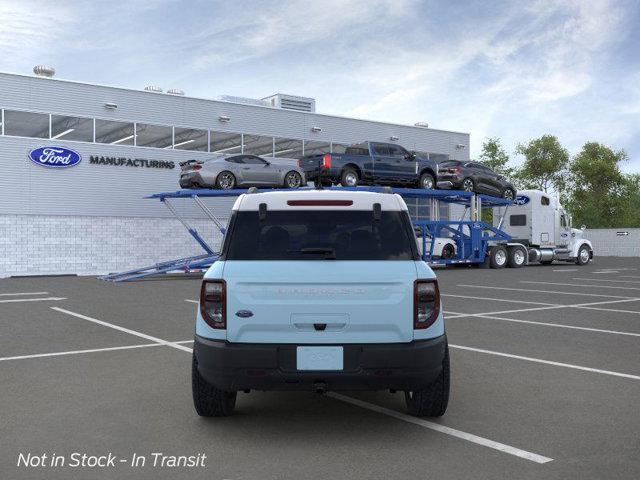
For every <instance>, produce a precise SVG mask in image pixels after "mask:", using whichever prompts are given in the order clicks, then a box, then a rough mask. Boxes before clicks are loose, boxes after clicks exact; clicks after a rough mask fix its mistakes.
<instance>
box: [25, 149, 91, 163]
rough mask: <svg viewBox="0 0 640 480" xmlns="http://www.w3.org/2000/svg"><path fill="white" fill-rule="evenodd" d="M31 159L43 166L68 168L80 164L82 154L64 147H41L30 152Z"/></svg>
mask: <svg viewBox="0 0 640 480" xmlns="http://www.w3.org/2000/svg"><path fill="white" fill-rule="evenodd" d="M29 160H31V161H32V162H33V163H35V164H37V165H41V166H43V167H53V168H66V167H73V166H74V165H77V164H79V163H80V161H81V160H82V155H80V154H79V153H78V152H76V151H74V150H71V149H69V148H64V147H40V148H34V149H33V150H31V151H30V152H29Z"/></svg>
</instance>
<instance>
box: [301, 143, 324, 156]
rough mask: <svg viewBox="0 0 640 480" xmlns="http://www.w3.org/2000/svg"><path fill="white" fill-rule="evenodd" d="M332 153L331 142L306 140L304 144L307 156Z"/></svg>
mask: <svg viewBox="0 0 640 480" xmlns="http://www.w3.org/2000/svg"><path fill="white" fill-rule="evenodd" d="M330 152H331V143H329V142H317V141H314V140H305V142H304V154H305V155H322V154H323V153H330Z"/></svg>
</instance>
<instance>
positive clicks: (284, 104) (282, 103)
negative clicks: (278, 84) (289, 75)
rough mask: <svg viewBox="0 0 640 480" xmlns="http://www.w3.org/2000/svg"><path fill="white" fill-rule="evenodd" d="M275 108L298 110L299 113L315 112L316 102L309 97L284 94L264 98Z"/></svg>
mask: <svg viewBox="0 0 640 480" xmlns="http://www.w3.org/2000/svg"><path fill="white" fill-rule="evenodd" d="M262 100H265V101H267V102H269V104H270V105H271V106H273V107H277V108H283V109H285V110H296V111H298V112H315V111H316V101H315V99H313V98H309V97H298V96H296V95H286V94H284V93H276V94H275V95H271V96H270V97H266V98H263V99H262Z"/></svg>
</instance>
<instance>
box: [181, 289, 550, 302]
mask: <svg viewBox="0 0 640 480" xmlns="http://www.w3.org/2000/svg"><path fill="white" fill-rule="evenodd" d="M458 286H460V285H458ZM440 296H441V297H453V298H467V299H469V300H491V301H493V302H508V303H524V304H529V305H546V306H554V307H556V306H558V305H557V304H556V303H545V302H530V301H525V300H509V299H506V298H488V297H472V296H470V295H454V294H452V293H441V294H440ZM187 301H188V302H190V301H193V300H187ZM196 303H197V302H196Z"/></svg>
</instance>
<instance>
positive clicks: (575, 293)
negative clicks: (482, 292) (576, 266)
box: [456, 284, 640, 300]
mask: <svg viewBox="0 0 640 480" xmlns="http://www.w3.org/2000/svg"><path fill="white" fill-rule="evenodd" d="M579 286H581V285H579ZM456 287H464V288H490V289H493V290H510V291H513V292H533V293H555V294H558V295H575V296H583V297H606V298H626V299H630V300H640V298H638V297H623V296H621V295H604V294H600V293H580V292H558V291H557V290H534V289H531V288H512V287H490V286H489V285H466V284H459V285H456Z"/></svg>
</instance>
